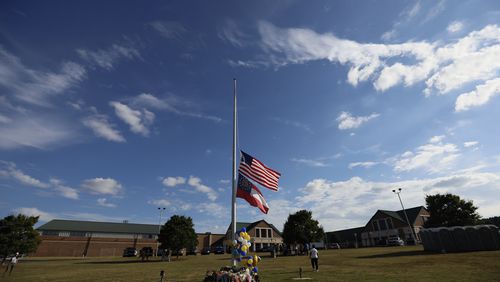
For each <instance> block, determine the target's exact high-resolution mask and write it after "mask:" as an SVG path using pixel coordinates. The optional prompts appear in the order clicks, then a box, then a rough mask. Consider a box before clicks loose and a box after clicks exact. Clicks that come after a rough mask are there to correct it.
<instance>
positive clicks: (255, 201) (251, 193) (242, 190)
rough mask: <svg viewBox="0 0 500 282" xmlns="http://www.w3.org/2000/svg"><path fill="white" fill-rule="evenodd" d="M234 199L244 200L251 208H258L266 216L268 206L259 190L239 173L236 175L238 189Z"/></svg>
mask: <svg viewBox="0 0 500 282" xmlns="http://www.w3.org/2000/svg"><path fill="white" fill-rule="evenodd" d="M236 197H238V198H242V199H245V200H246V201H247V202H248V203H249V204H250V205H251V206H254V207H257V208H259V209H260V210H261V211H262V212H263V213H265V214H267V212H268V211H269V206H268V205H267V202H266V199H264V196H263V195H262V193H261V192H260V190H259V188H257V187H256V186H255V185H253V184H252V182H250V181H249V180H248V179H246V178H245V177H244V176H243V175H241V174H240V173H239V174H238V188H237V190H236Z"/></svg>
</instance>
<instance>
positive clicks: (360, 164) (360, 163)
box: [349, 162, 379, 169]
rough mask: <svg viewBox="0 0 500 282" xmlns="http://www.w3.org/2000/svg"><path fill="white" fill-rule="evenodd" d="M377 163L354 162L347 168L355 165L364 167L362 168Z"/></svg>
mask: <svg viewBox="0 0 500 282" xmlns="http://www.w3.org/2000/svg"><path fill="white" fill-rule="evenodd" d="M377 164H379V163H378V162H354V163H350V164H349V168H350V169H353V168H355V167H358V166H359V167H364V168H370V167H372V166H374V165H377Z"/></svg>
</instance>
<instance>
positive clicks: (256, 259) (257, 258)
mask: <svg viewBox="0 0 500 282" xmlns="http://www.w3.org/2000/svg"><path fill="white" fill-rule="evenodd" d="M257 263H259V257H258V256H257V255H254V256H253V266H257Z"/></svg>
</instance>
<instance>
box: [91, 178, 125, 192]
mask: <svg viewBox="0 0 500 282" xmlns="http://www.w3.org/2000/svg"><path fill="white" fill-rule="evenodd" d="M82 187H83V188H86V189H87V190H88V191H89V192H90V193H93V194H101V195H118V194H119V193H120V192H121V191H122V185H121V184H120V183H118V181H116V180H114V179H113V178H101V177H98V178H93V179H86V180H85V181H84V182H83V183H82Z"/></svg>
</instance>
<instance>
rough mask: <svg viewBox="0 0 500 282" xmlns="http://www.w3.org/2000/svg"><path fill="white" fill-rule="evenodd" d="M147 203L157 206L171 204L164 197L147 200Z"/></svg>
mask: <svg viewBox="0 0 500 282" xmlns="http://www.w3.org/2000/svg"><path fill="white" fill-rule="evenodd" d="M148 204H150V205H153V206H158V207H169V206H170V205H172V203H171V202H170V201H169V200H166V199H160V200H150V201H148Z"/></svg>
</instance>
